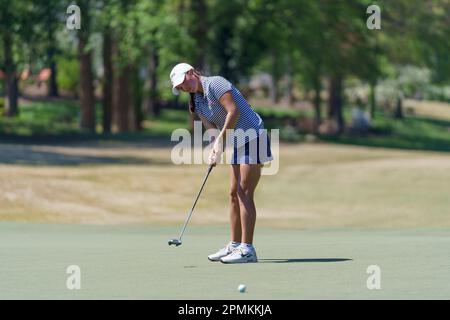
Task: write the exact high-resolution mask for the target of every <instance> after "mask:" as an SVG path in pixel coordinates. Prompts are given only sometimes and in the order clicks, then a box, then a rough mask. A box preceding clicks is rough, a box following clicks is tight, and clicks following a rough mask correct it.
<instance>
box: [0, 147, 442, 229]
mask: <svg viewBox="0 0 450 320" xmlns="http://www.w3.org/2000/svg"><path fill="white" fill-rule="evenodd" d="M0 150H1V152H0V220H8V221H33V222H58V223H94V224H121V223H153V224H155V223H156V224H180V223H181V222H182V221H184V218H185V215H186V213H187V212H188V210H189V208H190V206H191V205H192V201H193V198H194V196H195V194H196V192H197V188H198V187H199V185H200V183H201V179H202V178H203V175H204V173H205V166H200V165H184V166H175V165H172V164H171V161H170V151H171V149H170V148H161V147H155V146H150V145H129V144H111V145H109V146H103V147H99V146H98V145H89V144H87V145H85V146H80V145H78V146H65V147H61V146H20V145H0ZM17 159H20V161H17ZM228 187H229V168H228V166H219V167H218V168H216V169H214V171H213V173H212V175H211V177H210V179H209V181H208V183H207V186H206V189H205V191H204V194H203V195H202V197H201V199H200V201H199V203H198V206H197V209H196V213H195V216H194V219H193V221H192V223H193V224H225V223H228ZM448 190H450V155H447V154H442V153H431V152H428V153H426V152H416V151H395V150H387V149H371V148H365V147H350V146H336V145H330V144H300V145H282V146H281V148H280V170H279V172H278V174H276V175H273V176H263V177H262V179H261V182H260V185H259V187H258V190H257V193H256V203H257V208H258V216H259V218H258V224H259V225H266V226H278V227H295V228H334V227H356V228H394V227H448V226H450V209H449V208H450V197H448Z"/></svg>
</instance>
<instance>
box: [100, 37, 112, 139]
mask: <svg viewBox="0 0 450 320" xmlns="http://www.w3.org/2000/svg"><path fill="white" fill-rule="evenodd" d="M110 32H111V30H109V29H106V30H105V32H104V33H103V70H104V74H103V119H102V123H103V133H110V132H111V120H112V102H113V87H112V86H113V78H114V71H113V64H112V47H111V36H110Z"/></svg>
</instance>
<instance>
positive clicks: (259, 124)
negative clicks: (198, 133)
mask: <svg viewBox="0 0 450 320" xmlns="http://www.w3.org/2000/svg"><path fill="white" fill-rule="evenodd" d="M200 81H201V83H202V86H203V95H202V94H201V93H196V94H195V108H196V109H195V112H197V113H199V114H201V115H202V116H204V117H205V118H206V119H208V121H210V122H211V123H213V124H215V125H216V126H217V128H219V129H220V130H222V128H223V126H224V124H225V119H226V117H227V111H226V109H225V108H224V107H223V106H222V104H221V103H220V101H219V99H220V98H221V97H222V95H223V94H224V93H225V92H228V91H230V92H231V94H232V96H233V100H234V102H235V104H236V107H237V108H238V109H239V112H240V116H239V119H238V121H237V123H236V126H235V128H234V129H235V130H236V129H242V130H244V131H247V130H248V129H254V130H256V132H257V133H258V131H259V129H264V122H263V120H262V119H261V117H260V116H259V114H257V113H256V112H255V111H253V109H252V107H251V106H250V105H249V104H248V103H247V101H246V100H245V98H244V97H243V95H242V94H241V92H240V91H239V90H238V89H237V88H236V87H235V86H234V85H232V84H231V83H230V82H229V81H228V80H226V79H225V78H223V77H221V76H213V77H203V76H202V77H200ZM255 138H256V137H255ZM237 140H238V142H237V143H238V145H242V144H243V143H245V141H244V140H242V141H241V139H239V138H238V139H237Z"/></svg>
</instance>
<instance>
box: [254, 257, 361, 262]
mask: <svg viewBox="0 0 450 320" xmlns="http://www.w3.org/2000/svg"><path fill="white" fill-rule="evenodd" d="M258 261H259V262H260V263H310V262H345V261H353V259H348V258H314V259H258Z"/></svg>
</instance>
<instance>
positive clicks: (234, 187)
mask: <svg viewBox="0 0 450 320" xmlns="http://www.w3.org/2000/svg"><path fill="white" fill-rule="evenodd" d="M239 174H240V173H239V165H238V164H236V165H235V164H234V165H232V166H231V186H230V222H231V241H236V242H241V238H242V228H241V212H240V209H239V197H238V186H239Z"/></svg>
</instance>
